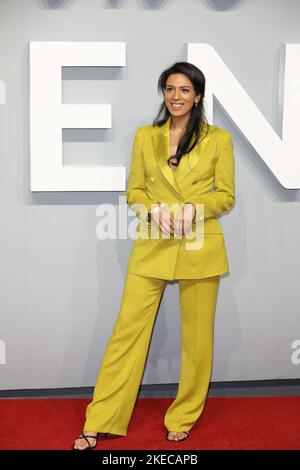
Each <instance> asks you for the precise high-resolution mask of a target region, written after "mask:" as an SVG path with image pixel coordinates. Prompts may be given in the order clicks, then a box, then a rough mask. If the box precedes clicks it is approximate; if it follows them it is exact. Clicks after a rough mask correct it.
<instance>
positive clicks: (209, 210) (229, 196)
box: [189, 131, 235, 221]
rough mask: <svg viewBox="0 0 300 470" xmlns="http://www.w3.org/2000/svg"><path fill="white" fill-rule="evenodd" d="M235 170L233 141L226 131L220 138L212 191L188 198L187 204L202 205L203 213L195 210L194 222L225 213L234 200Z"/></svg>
mask: <svg viewBox="0 0 300 470" xmlns="http://www.w3.org/2000/svg"><path fill="white" fill-rule="evenodd" d="M234 180H235V168H234V154H233V140H232V137H231V134H230V133H229V132H227V131H226V133H225V136H222V142H221V145H220V150H219V156H218V158H217V161H216V166H215V180H214V190H213V191H208V192H207V193H203V194H199V195H195V197H192V198H191V197H190V198H189V202H191V203H193V204H194V205H195V206H196V205H197V204H204V214H203V211H201V210H197V206H196V216H195V218H194V220H195V221H200V220H201V219H202V220H203V215H204V221H205V220H207V219H210V218H212V217H216V216H217V215H220V214H222V213H223V212H225V211H227V210H228V209H229V208H230V207H231V206H232V205H233V203H234V200H235V181H234Z"/></svg>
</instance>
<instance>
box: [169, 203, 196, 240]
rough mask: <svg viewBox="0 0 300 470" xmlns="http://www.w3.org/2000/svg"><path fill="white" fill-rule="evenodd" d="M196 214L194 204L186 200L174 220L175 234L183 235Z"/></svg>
mask: <svg viewBox="0 0 300 470" xmlns="http://www.w3.org/2000/svg"><path fill="white" fill-rule="evenodd" d="M195 214H196V208H195V206H194V204H192V203H190V202H188V203H187V204H185V205H184V206H183V208H182V209H181V211H180V212H179V214H178V215H177V217H176V219H175V220H174V233H175V235H181V236H185V235H186V234H187V233H189V231H190V230H191V227H192V222H193V219H194V217H195Z"/></svg>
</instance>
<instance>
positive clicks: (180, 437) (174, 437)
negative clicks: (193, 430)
mask: <svg viewBox="0 0 300 470" xmlns="http://www.w3.org/2000/svg"><path fill="white" fill-rule="evenodd" d="M188 435H189V432H188V431H182V432H173V431H169V432H168V434H167V441H184V439H186V438H187V437H188Z"/></svg>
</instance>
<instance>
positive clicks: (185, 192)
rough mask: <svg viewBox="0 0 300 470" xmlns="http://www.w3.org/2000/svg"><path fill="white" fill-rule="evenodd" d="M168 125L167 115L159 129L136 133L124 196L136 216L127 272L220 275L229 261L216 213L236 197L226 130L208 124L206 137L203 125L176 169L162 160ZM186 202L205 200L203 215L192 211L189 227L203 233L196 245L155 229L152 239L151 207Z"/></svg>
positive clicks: (186, 276)
mask: <svg viewBox="0 0 300 470" xmlns="http://www.w3.org/2000/svg"><path fill="white" fill-rule="evenodd" d="M170 123H171V117H169V118H168V120H167V121H166V123H165V124H164V125H163V126H161V127H158V126H152V125H145V126H142V127H139V128H138V129H137V131H136V133H135V137H134V143H133V150H132V155H131V164H130V174H129V178H128V189H127V191H126V199H127V203H128V205H129V206H130V207H131V208H132V209H133V210H134V211H135V213H136V215H137V216H138V217H139V219H140V220H139V224H138V226H137V227H136V237H137V238H136V239H135V240H134V242H133V246H132V251H131V254H130V257H129V262H128V271H129V272H132V273H134V274H138V275H141V276H149V277H155V278H159V279H166V280H172V279H180V278H181V279H199V278H204V277H210V276H216V275H218V274H224V273H226V272H228V270H229V269H228V260H227V254H226V247H225V242H224V237H223V231H222V227H221V224H220V222H219V221H218V220H217V216H219V215H221V214H222V213H223V212H225V211H227V210H228V209H229V208H230V207H231V206H232V205H233V203H234V199H235V191H234V172H235V170H234V155H233V140H232V138H231V134H230V133H229V132H228V131H227V130H225V129H223V128H220V127H217V126H214V125H210V126H209V131H208V134H207V135H206V128H205V129H204V130H203V135H202V137H201V138H200V141H199V142H198V143H197V145H196V146H195V147H194V149H193V150H192V151H191V152H189V154H186V155H184V156H183V157H182V158H181V160H180V163H179V165H178V167H177V168H176V170H172V168H170V166H169V165H168V163H167V160H168V158H169V156H170V151H169V143H170ZM205 135H206V137H203V136H205ZM186 202H191V203H193V204H195V205H196V204H204V218H202V219H201V216H203V211H202V212H201V211H199V210H197V211H196V217H195V219H194V222H193V226H192V227H193V230H195V228H196V226H197V227H198V228H197V230H198V231H199V226H200V231H199V233H200V232H201V231H204V237H203V242H202V246H201V248H198V249H197V248H196V247H195V249H194V248H192V249H191V248H189V249H187V239H186V237H182V238H175V237H173V236H171V237H170V238H162V237H163V235H162V232H161V231H160V230H159V229H158V228H157V232H159V234H158V237H157V238H152V239H151V238H150V229H151V223H149V222H147V221H146V220H147V212H148V211H150V209H151V205H152V204H162V203H164V204H167V207H166V208H168V207H171V205H172V204H177V205H178V207H179V210H180V209H181V207H182V206H183V205H184V204H185V203H186ZM202 207H203V206H202ZM197 209H198V208H197ZM177 213H178V212H177ZM174 214H175V215H176V211H174ZM201 220H203V222H202V225H201V223H200V222H201ZM196 222H198V224H196ZM199 223H200V225H199ZM153 226H155V223H154V222H153V223H152V227H153ZM152 230H153V228H152ZM197 233H198V232H197ZM152 234H153V232H152ZM146 237H148V238H146ZM196 242H197V239H196V238H195V241H192V240H191V239H189V241H188V244H189V247H191V243H196ZM198 246H199V241H198Z"/></svg>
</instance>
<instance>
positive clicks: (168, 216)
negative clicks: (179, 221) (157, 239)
mask: <svg viewBox="0 0 300 470" xmlns="http://www.w3.org/2000/svg"><path fill="white" fill-rule="evenodd" d="M151 219H152V220H154V222H155V223H156V225H157V226H158V227H159V228H160V230H161V231H162V232H164V233H165V234H166V235H168V236H170V234H171V235H174V216H173V214H172V213H170V212H168V211H166V210H165V209H164V208H163V207H161V206H155V207H153V208H152V209H151Z"/></svg>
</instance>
